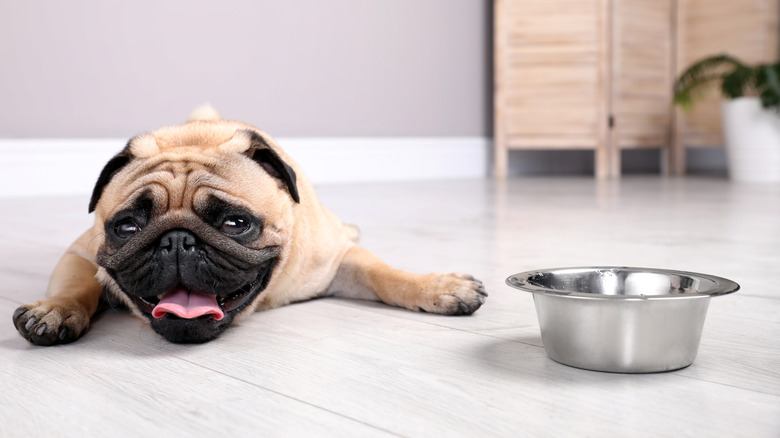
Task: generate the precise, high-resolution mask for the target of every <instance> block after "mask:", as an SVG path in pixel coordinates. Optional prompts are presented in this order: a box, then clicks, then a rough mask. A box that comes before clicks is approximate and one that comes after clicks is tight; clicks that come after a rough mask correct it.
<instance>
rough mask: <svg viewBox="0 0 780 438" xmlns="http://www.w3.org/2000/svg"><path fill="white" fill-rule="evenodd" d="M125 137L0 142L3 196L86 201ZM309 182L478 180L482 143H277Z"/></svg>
mask: <svg viewBox="0 0 780 438" xmlns="http://www.w3.org/2000/svg"><path fill="white" fill-rule="evenodd" d="M126 141H127V140H126V139H0V198H18V197H27V196H61V195H88V194H89V193H91V191H92V187H93V185H94V183H95V181H96V180H97V177H98V174H100V170H101V169H102V168H103V165H104V164H105V163H106V162H107V161H108V160H109V159H110V158H111V157H112V156H113V155H114V154H115V153H117V152H119V151H120V150H121V149H122V148H123V147H124V145H125V143H126ZM277 141H278V143H279V144H280V145H281V146H282V147H283V148H284V149H285V151H287V153H288V154H289V155H290V156H291V157H292V158H293V159H294V160H295V161H296V162H298V164H299V165H300V166H301V167H302V168H303V169H304V170H305V171H306V173H307V175H308V176H309V179H310V180H311V181H312V183H313V184H315V185H319V184H334V183H364V182H393V181H415V180H445V179H467V178H483V177H485V176H486V175H487V174H488V156H489V149H490V144H491V141H490V139H489V138H485V137H386V138H379V137H368V138H353V137H347V138H279V139H277Z"/></svg>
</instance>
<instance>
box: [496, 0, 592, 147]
mask: <svg viewBox="0 0 780 438" xmlns="http://www.w3.org/2000/svg"><path fill="white" fill-rule="evenodd" d="M603 4H604V2H603V0H502V1H501V2H498V5H497V6H498V7H500V8H501V16H500V17H499V19H500V20H502V21H503V23H502V24H501V26H500V27H501V29H503V31H502V32H500V34H497V35H496V38H500V39H501V41H497V42H496V43H497V45H500V46H501V47H503V56H502V60H501V63H502V65H501V68H502V70H503V72H502V76H503V77H502V79H501V84H500V85H501V87H502V90H501V94H502V101H503V109H502V114H501V116H502V117H504V122H505V126H504V135H505V136H506V141H507V145H508V147H510V148H539V147H550V148H568V149H572V148H596V147H598V145H599V134H600V131H599V121H600V119H601V118H602V114H603V105H604V102H603V101H604V97H603V96H604V93H603V89H604V88H603V87H604V85H603V82H604V78H603V73H602V72H601V71H600V69H601V65H600V62H601V59H602V57H603V56H605V54H604V50H603V46H604V42H603V40H602V38H601V34H600V31H601V28H600V26H602V25H603V23H602V20H603V17H602V10H601V9H602V7H603Z"/></svg>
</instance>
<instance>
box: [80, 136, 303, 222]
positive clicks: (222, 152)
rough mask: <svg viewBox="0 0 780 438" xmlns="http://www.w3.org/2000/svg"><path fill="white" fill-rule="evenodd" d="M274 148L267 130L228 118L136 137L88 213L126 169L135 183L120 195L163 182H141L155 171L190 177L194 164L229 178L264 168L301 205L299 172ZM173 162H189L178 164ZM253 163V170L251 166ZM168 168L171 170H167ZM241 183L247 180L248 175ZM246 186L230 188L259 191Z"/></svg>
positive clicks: (115, 161)
mask: <svg viewBox="0 0 780 438" xmlns="http://www.w3.org/2000/svg"><path fill="white" fill-rule="evenodd" d="M276 149H277V146H275V144H274V142H273V140H271V139H270V138H269V137H267V136H266V135H265V134H263V133H261V132H259V131H256V130H253V129H250V128H248V127H247V126H244V125H241V124H237V123H235V124H234V123H230V122H221V123H212V122H199V121H195V122H190V123H187V124H184V125H179V126H171V127H166V128H161V129H158V130H157V131H154V132H152V133H151V134H143V135H140V136H137V137H134V138H132V139H131V140H130V141H129V142H128V144H127V146H126V147H125V149H124V150H122V151H121V152H120V153H119V154H117V155H115V156H114V158H112V159H111V160H110V161H109V162H108V163H106V165H105V167H104V168H103V170H102V171H101V172H100V176H99V177H98V181H97V183H96V184H95V188H94V189H93V191H92V198H91V199H90V203H89V212H93V211H95V209H96V207H97V205H98V202H99V201H100V199H101V197H102V195H103V191H104V189H105V188H106V186H107V185H108V184H109V183H110V182H111V180H112V179H113V178H114V176H115V175H117V174H118V173H119V172H121V171H123V170H125V169H126V170H125V176H124V178H125V180H129V181H127V182H132V184H130V185H128V184H127V182H126V184H125V186H124V189H123V190H124V192H125V193H123V194H122V195H123V197H124V198H127V197H129V193H128V191H132V190H133V189H134V187H133V185H138V184H140V183H143V182H156V183H158V184H161V183H163V182H162V181H159V180H158V181H147V180H144V181H140V178H141V177H142V175H145V174H147V173H151V172H152V171H154V170H158V171H159V170H167V171H169V172H170V173H172V174H174V175H176V174H177V169H178V170H179V172H178V174H181V175H183V176H187V177H188V175H190V173H191V172H192V169H193V167H197V166H198V165H200V166H202V167H205V168H206V169H208V170H207V172H217V171H221V172H222V174H223V177H225V178H223V179H225V180H228V181H229V180H234V179H235V175H236V174H244V175H252V174H254V173H255V172H263V171H265V172H266V173H267V174H268V175H270V176H271V177H273V178H275V179H276V180H277V181H278V187H279V188H281V189H282V190H286V191H287V192H288V193H289V195H290V197H291V199H292V201H293V202H295V203H300V197H299V195H298V187H297V177H296V174H295V170H294V169H293V168H292V167H291V166H290V165H289V164H288V163H287V162H285V158H283V157H284V154H280V152H279V151H277V150H276ZM175 163H185V164H186V165H185V166H175ZM250 163H251V166H254V169H250V168H247V165H248V164H250ZM165 166H167V168H163V167H165ZM230 166H233V167H230ZM182 169H183V170H182ZM152 179H153V178H152ZM242 181H243V182H244V183H246V181H245V179H243V180H242ZM201 182H203V181H201ZM163 185H164V184H163ZM245 185H246V184H243V185H242V184H234V185H230V184H228V187H229V188H230V187H232V188H233V189H235V190H238V191H246V190H250V191H257V190H259V186H258V187H245ZM182 195H187V196H189V195H190V194H185V193H182ZM120 197H122V196H120Z"/></svg>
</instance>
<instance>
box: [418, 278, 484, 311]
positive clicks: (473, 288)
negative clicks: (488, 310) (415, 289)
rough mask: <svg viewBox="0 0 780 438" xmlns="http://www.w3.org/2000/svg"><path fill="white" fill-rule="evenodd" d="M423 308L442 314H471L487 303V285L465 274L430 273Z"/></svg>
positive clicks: (420, 304)
mask: <svg viewBox="0 0 780 438" xmlns="http://www.w3.org/2000/svg"><path fill="white" fill-rule="evenodd" d="M427 286H428V287H427V288H426V290H425V291H424V292H423V295H422V298H423V302H421V303H419V304H418V306H419V308H420V309H421V310H424V311H426V312H431V313H440V314H442V315H470V314H472V313H474V312H476V310H477V309H479V307H480V306H481V305H482V304H484V303H485V297H487V296H488V294H487V292H485V285H483V284H482V282H481V281H479V280H477V279H476V278H474V277H472V276H471V275H465V274H430V275H429V276H428V285H427Z"/></svg>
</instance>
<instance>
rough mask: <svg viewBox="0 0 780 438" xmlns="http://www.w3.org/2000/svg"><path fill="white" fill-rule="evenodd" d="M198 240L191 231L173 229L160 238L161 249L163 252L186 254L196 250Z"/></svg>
mask: <svg viewBox="0 0 780 438" xmlns="http://www.w3.org/2000/svg"><path fill="white" fill-rule="evenodd" d="M196 243H197V240H196V239H195V236H194V235H193V234H192V233H190V232H189V231H185V230H172V231H169V232H167V233H165V234H164V235H163V236H162V237H161V238H160V249H161V250H162V251H163V253H182V254H186V253H189V252H192V251H194V250H195V244H196Z"/></svg>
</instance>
